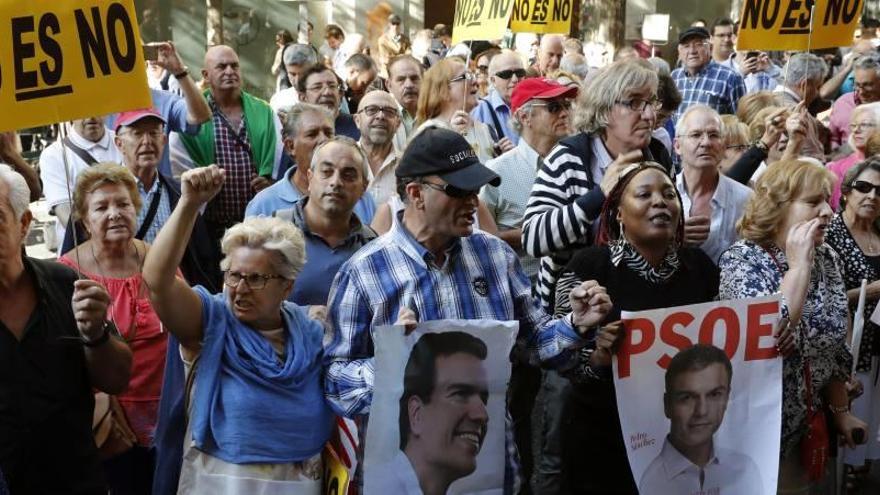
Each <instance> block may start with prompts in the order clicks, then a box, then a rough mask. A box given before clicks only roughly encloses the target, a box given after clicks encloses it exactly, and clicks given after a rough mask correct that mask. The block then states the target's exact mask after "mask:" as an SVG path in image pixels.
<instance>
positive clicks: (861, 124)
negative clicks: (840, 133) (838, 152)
mask: <svg viewBox="0 0 880 495" xmlns="http://www.w3.org/2000/svg"><path fill="white" fill-rule="evenodd" d="M876 127H877V124H876V123H874V122H859V123H857V124H850V125H849V130H850V132H855V131H857V130H860V129H864V130H866V131H867V130H869V129H874V128H876Z"/></svg>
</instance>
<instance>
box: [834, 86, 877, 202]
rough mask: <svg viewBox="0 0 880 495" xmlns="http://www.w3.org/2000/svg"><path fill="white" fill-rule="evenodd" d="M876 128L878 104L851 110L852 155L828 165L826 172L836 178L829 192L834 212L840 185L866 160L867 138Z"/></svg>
mask: <svg viewBox="0 0 880 495" xmlns="http://www.w3.org/2000/svg"><path fill="white" fill-rule="evenodd" d="M878 127H880V103H866V104H864V105H859V106H857V107H855V108H854V109H853V112H852V116H850V119H849V138H847V142H848V143H849V146H850V148H852V153H850V154H849V155H847V156H845V157H843V158H841V159H839V160H836V161H833V162H831V163H829V164H828V170H830V171H832V172H834V175H836V176H837V183H835V184H834V190H833V191H831V206H832V207H833V208H834V209H835V210H837V208H838V205H839V204H840V184H841V182H843V177H844V176H845V175H846V171H847V170H849V169H850V168H852V167H853V165H855V164H857V163H859V162H860V161H862V160H864V159H865V158H867V157H866V156H865V147H866V146H867V145H868V138H869V137H871V134H874V133H875V132H877V128H878Z"/></svg>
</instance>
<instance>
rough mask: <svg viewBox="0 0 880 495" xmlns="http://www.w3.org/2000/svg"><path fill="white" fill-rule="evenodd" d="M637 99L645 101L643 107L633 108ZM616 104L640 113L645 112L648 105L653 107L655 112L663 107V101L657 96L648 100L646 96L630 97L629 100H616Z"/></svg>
mask: <svg viewBox="0 0 880 495" xmlns="http://www.w3.org/2000/svg"><path fill="white" fill-rule="evenodd" d="M637 101H638V102H643V103H644V105H642V108H641V109H636V108H633V106H632V105H633V103H635V102H637ZM614 104H615V105H623V106H625V107H626V108H628V109H630V110H632V111H633V112H638V113H642V112H644V111H645V108H647V107H648V105H650V106H651V109H652V110H654V112H655V113H656V112H659V111H660V109H661V108H663V101H662V100H660V98H657V97H656V96H652V97H651V98H650V99H648V100H646V99H644V98H630V99H629V100H615V101H614Z"/></svg>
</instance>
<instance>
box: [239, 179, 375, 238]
mask: <svg viewBox="0 0 880 495" xmlns="http://www.w3.org/2000/svg"><path fill="white" fill-rule="evenodd" d="M294 173H296V165H294V166H293V167H290V168H289V169H288V170H287V172H285V173H284V178H283V179H281V180H279V181H278V182H276V183H274V184H272V185H271V186H269V187H267V188H266V189H263V190H262V191H260V192H258V193H257V195H256V196H254V199H252V200H251V202H250V203H248V205H247V208H245V210H244V217H245V218H248V217H256V216H260V215H262V216H266V217H271V216H272V214H273V213H275V212H276V211H278V210H285V209H287V208H292V207H293V204H294V203H296V202H297V201H299V199H300V198H302V197H303V195H302V193H300V192H299V191H298V190H297V189H296V188H295V187H293V184H292V183H291V182H290V178H291V177H293V174H294ZM354 213H355V215H357V216H358V218H359V219H360V221H361V222H362V223H364V224H366V225H369V224H370V223H371V222H372V221H373V215H375V214H376V203H375V202H374V201H373V197H372V196H370V195H369V194H367V193H364V195H363V196H361V199H360V201H358V202H357V204H356V205H354Z"/></svg>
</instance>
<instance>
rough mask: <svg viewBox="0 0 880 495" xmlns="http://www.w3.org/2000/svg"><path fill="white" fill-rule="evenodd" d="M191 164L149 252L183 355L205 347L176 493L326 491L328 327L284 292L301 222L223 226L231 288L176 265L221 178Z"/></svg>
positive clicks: (295, 264) (153, 282)
mask: <svg viewBox="0 0 880 495" xmlns="http://www.w3.org/2000/svg"><path fill="white" fill-rule="evenodd" d="M224 178H225V173H224V171H223V170H222V169H220V168H218V167H216V166H213V165H212V166H210V167H203V168H198V169H194V170H190V171H188V172H186V173H185V174H184V175H183V176H182V177H181V185H182V194H181V198H180V202H179V203H178V204H177V207H176V208H175V209H174V212H173V213H172V215H171V217H170V218H169V219H168V222H167V223H166V224H165V226H164V227H163V228H162V230H161V231H160V232H159V235H158V236H157V237H156V241H155V242H154V244H153V246H152V248H151V249H150V252H149V253H148V255H147V257H146V259H145V261H144V274H143V276H144V281H145V282H146V284H147V285H148V287H149V289H150V300H151V301H152V303H153V305H154V308H155V309H156V312H157V313H158V314H159V317H160V319H161V320H162V322H163V324H164V326H165V328H167V329H168V330H169V331H170V332H171V333H172V334H174V335H175V336H176V337H177V339H178V340H179V341H180V345H181V354H182V356H183V358H184V361H185V362H187V363H191V362H193V361H194V360H195V359H196V358H197V359H198V361H197V365H196V366H195V368H194V369H193V370H192V371H191V372H192V373H195V375H194V381H193V385H192V390H191V391H190V392H189V394H190V395H189V398H190V401H189V403H190V407H189V412H188V413H189V424H188V429H187V431H188V434H187V436H186V438H187V441H186V442H187V443H186V444H185V446H184V456H183V466H182V471H181V475H180V484H179V486H178V493H212V494H218V493H220V494H223V493H230V494H231V493H285V494H304V493H318V490H320V486H321V471H322V470H321V465H320V454H321V450H322V449H323V446H324V444H325V443H326V441H327V439H328V438H329V435H330V430H331V426H332V422H333V416H332V413H331V412H330V409H329V408H328V407H327V404H326V403H325V401H324V396H323V392H322V382H321V376H322V375H321V359H322V345H321V342H322V338H323V327H322V326H321V324H319V323H318V322H316V321H314V320H311V319H309V318H308V316H307V314H306V312H305V310H304V309H303V308H301V307H299V306H296V305H294V304H292V303H288V302H286V301H285V299H286V298H287V296H288V294H290V292H291V290H292V289H293V284H294V279H295V278H296V276H297V274H298V273H299V271H300V269H301V268H302V265H303V263H304V261H305V247H304V241H303V237H302V233H301V232H299V231H298V230H297V229H296V228H295V227H294V226H293V225H292V224H290V223H289V222H284V221H282V220H280V219H276V218H251V219H248V220H246V221H245V222H244V223H241V224H238V225H235V226H233V227H232V228H230V229H229V230H228V231H227V232H226V234H225V235H224V236H223V241H222V249H223V254H224V255H225V259H224V260H223V261H222V262H221V268H222V269H223V273H224V283H225V285H226V287H225V290H224V293H223V294H213V295H212V294H210V293H209V292H208V291H207V290H205V289H204V288H203V287H200V286H197V287H195V288H190V287H189V286H188V285H187V284H186V282H184V281H183V280H182V279H181V278H178V277H176V276H175V275H176V272H177V266H178V264H179V263H180V258H181V256H182V255H183V250H184V249H185V246H186V239H187V238H188V237H189V235H190V231H191V229H192V226H193V223H194V221H195V218H196V213H197V212H198V210H199V208H200V207H201V206H202V205H204V204H205V203H207V202H208V201H209V200H210V199H211V198H212V197H214V195H216V194H217V192H218V191H219V190H220V188H221V187H222V185H223V181H224Z"/></svg>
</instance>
